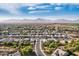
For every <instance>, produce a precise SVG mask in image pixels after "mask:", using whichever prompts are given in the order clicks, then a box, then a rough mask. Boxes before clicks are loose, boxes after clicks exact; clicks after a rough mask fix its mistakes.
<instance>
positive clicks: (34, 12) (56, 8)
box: [0, 3, 79, 19]
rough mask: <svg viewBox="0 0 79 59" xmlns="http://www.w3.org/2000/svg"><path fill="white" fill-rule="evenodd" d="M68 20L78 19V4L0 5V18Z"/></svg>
mask: <svg viewBox="0 0 79 59" xmlns="http://www.w3.org/2000/svg"><path fill="white" fill-rule="evenodd" d="M39 17H40V18H51V19H52V18H69V19H71V18H72V19H73V18H74V19H78V17H79V4H67V3H65V4H64V3H32V4H30V3H27V4H25V3H24V4H23V3H13V4H12V3H9V4H8V3H6V4H5V3H4V4H3V3H1V4H0V18H39Z"/></svg>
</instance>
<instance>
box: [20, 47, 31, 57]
mask: <svg viewBox="0 0 79 59" xmlns="http://www.w3.org/2000/svg"><path fill="white" fill-rule="evenodd" d="M32 51H33V50H32V47H31V46H26V47H24V48H21V49H20V52H21V54H22V55H23V56H26V55H31V53H32Z"/></svg>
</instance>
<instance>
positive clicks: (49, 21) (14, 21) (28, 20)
mask: <svg viewBox="0 0 79 59" xmlns="http://www.w3.org/2000/svg"><path fill="white" fill-rule="evenodd" d="M0 23H26V24H27V23H79V19H77V20H67V19H55V20H52V19H42V18H37V19H9V20H6V21H5V22H0Z"/></svg>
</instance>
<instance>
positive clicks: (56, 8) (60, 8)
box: [54, 7, 63, 10]
mask: <svg viewBox="0 0 79 59" xmlns="http://www.w3.org/2000/svg"><path fill="white" fill-rule="evenodd" d="M62 8H63V7H55V8H54V9H55V10H62Z"/></svg>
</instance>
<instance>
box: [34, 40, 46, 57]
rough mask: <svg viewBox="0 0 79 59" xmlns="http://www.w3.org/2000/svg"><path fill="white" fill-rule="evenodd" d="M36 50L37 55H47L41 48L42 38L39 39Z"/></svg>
mask: <svg viewBox="0 0 79 59" xmlns="http://www.w3.org/2000/svg"><path fill="white" fill-rule="evenodd" d="M35 52H36V55H37V56H45V54H44V52H43V51H42V50H41V40H40V39H37V40H36V44H35Z"/></svg>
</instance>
